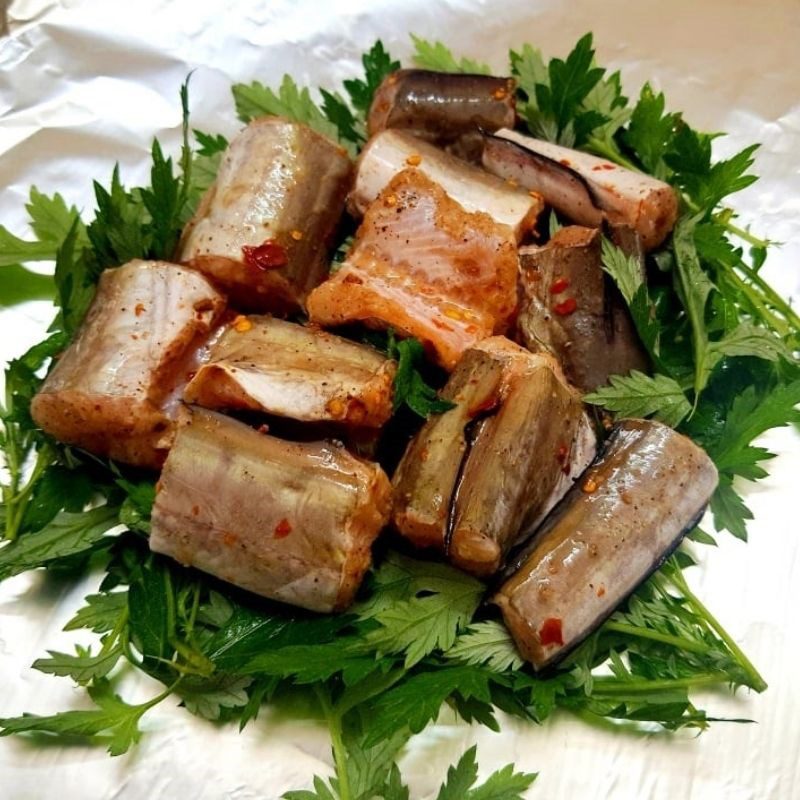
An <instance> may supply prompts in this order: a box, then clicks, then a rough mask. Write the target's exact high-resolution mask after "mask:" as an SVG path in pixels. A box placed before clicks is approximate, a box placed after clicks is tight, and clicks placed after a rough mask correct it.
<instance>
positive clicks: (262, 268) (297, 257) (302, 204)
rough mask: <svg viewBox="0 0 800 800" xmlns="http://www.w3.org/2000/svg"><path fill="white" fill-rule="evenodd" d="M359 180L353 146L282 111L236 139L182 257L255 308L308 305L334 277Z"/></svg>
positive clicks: (256, 122)
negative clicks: (350, 195) (335, 250)
mask: <svg viewBox="0 0 800 800" xmlns="http://www.w3.org/2000/svg"><path fill="white" fill-rule="evenodd" d="M351 179H352V163H351V161H350V158H349V157H348V155H347V153H346V152H345V150H344V149H343V148H341V147H340V146H339V145H337V144H334V143H333V142H331V141H330V140H329V139H326V138H325V137H324V136H322V135H321V134H319V133H317V132H316V131H313V130H311V128H309V127H307V126H305V125H301V124H299V123H296V122H290V121H289V120H286V119H283V118H281V117H260V118H258V119H255V120H253V121H252V122H251V123H250V124H249V125H248V126H247V127H246V128H245V129H244V130H243V131H242V132H241V133H239V135H238V136H236V137H235V138H234V139H233V141H232V142H231V143H230V145H229V146H228V149H227V150H226V151H225V155H224V156H223V159H222V163H221V164H220V167H219V172H218V173H217V178H216V180H215V181H214V183H213V184H212V186H211V188H210V189H209V190H208V192H207V193H206V194H205V195H204V197H203V199H202V201H201V202H200V205H199V207H198V209H197V212H196V213H195V215H194V218H193V219H192V220H191V222H190V223H189V224H188V226H187V227H186V230H185V231H184V235H183V238H182V241H181V245H180V255H179V260H180V261H182V262H184V263H186V264H189V265H191V266H192V267H194V268H195V269H199V270H200V271H201V272H203V273H205V274H206V275H208V276H209V277H210V278H212V279H213V280H214V281H215V282H216V283H218V284H219V285H220V286H221V287H223V288H224V290H225V291H226V292H227V293H228V295H229V296H230V298H231V300H232V301H233V303H234V304H235V305H236V306H238V307H241V308H246V309H252V310H255V311H273V312H275V313H281V314H282V313H286V312H289V311H296V310H298V309H303V308H304V305H305V299H306V296H307V295H308V292H309V291H310V290H311V289H313V288H314V287H315V286H317V284H319V283H320V282H321V281H322V280H324V278H325V277H327V274H328V269H329V259H328V255H329V250H330V247H331V244H332V242H333V236H334V234H335V231H336V228H337V226H338V224H339V220H340V218H341V216H342V212H343V210H344V200H345V196H346V195H347V192H348V190H349V188H350V183H351Z"/></svg>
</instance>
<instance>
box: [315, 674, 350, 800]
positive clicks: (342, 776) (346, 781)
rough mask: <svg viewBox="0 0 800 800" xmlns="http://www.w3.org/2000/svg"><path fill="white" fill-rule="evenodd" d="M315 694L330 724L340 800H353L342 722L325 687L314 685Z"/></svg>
mask: <svg viewBox="0 0 800 800" xmlns="http://www.w3.org/2000/svg"><path fill="white" fill-rule="evenodd" d="M314 692H315V693H316V695H317V697H318V698H319V703H320V705H321V706H322V713H323V714H324V715H325V721H326V722H327V723H328V730H329V731H330V734H331V744H332V746H333V760H334V762H335V764H336V775H337V777H338V779H339V800H351V797H352V795H351V794H350V777H349V776H348V774H347V761H346V757H347V748H345V746H344V740H343V739H342V720H341V717H340V716H339V714H338V713H336V711H334V709H333V706H332V705H331V701H330V698H329V697H328V694H327V692H326V690H325V688H324V687H323V686H320V685H319V684H315V685H314Z"/></svg>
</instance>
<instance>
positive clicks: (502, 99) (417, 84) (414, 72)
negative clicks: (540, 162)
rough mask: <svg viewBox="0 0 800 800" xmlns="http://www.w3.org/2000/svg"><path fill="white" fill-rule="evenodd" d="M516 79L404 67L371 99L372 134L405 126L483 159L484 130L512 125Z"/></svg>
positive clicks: (467, 155)
mask: <svg viewBox="0 0 800 800" xmlns="http://www.w3.org/2000/svg"><path fill="white" fill-rule="evenodd" d="M515 120H516V81H514V79H513V78H504V77H494V76H490V75H469V74H463V73H462V74H456V73H449V72H434V71H431V70H424V69H401V70H397V71H396V72H393V73H391V74H390V75H388V76H387V77H386V78H384V80H383V82H382V83H381V85H380V86H379V87H378V89H377V91H376V92H375V95H374V97H373V100H372V105H371V106H370V110H369V116H368V118H367V128H368V131H369V135H370V136H375V134H377V133H379V132H380V131H383V130H386V129H387V128H401V129H405V130H408V131H412V132H414V133H415V134H416V135H417V136H420V137H421V138H424V139H427V140H428V141H431V142H434V143H435V144H438V145H441V146H443V147H444V146H446V147H448V149H451V150H452V151H453V152H454V153H455V154H456V155H459V156H462V157H464V158H468V159H469V160H475V161H477V162H480V154H481V149H482V146H483V143H482V140H481V133H480V132H481V131H490V132H491V131H496V130H497V129H498V128H513V127H514V122H515Z"/></svg>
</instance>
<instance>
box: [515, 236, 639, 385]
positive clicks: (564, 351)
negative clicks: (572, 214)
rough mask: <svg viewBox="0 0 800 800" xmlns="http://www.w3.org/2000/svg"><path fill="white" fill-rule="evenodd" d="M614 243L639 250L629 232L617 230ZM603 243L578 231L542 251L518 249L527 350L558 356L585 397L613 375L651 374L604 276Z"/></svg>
mask: <svg viewBox="0 0 800 800" xmlns="http://www.w3.org/2000/svg"><path fill="white" fill-rule="evenodd" d="M612 236H616V237H617V238H618V240H619V241H621V242H623V243H624V244H626V246H627V249H628V250H630V249H631V248H635V247H637V243H638V237H637V236H636V234H635V232H633V231H632V230H631V229H629V228H622V227H621V226H616V231H615V232H614V233H612ZM619 237H624V239H620V238H619ZM600 243H601V236H600V231H599V230H598V229H597V228H583V227H580V226H577V225H572V226H569V227H567V228H561V229H560V230H559V231H558V232H557V233H556V234H555V235H554V236H553V238H552V239H551V240H550V241H549V242H548V243H547V244H545V245H543V246H541V247H537V246H530V247H523V248H521V250H520V267H521V272H520V274H521V282H522V289H523V301H522V309H521V311H520V314H519V317H518V319H517V336H518V338H519V340H520V341H521V342H523V343H524V344H525V346H526V347H527V348H528V349H529V350H531V351H533V352H538V351H542V350H544V351H546V352H549V353H551V354H552V355H554V356H555V357H556V358H557V359H558V360H559V361H560V362H561V365H562V367H563V369H564V373H565V374H566V376H567V378H568V380H569V381H570V382H571V383H572V384H574V385H575V386H576V387H577V388H578V389H580V390H581V391H583V392H590V391H592V390H593V389H595V388H597V387H598V386H602V385H604V384H605V383H607V382H608V378H609V376H610V375H616V374H622V375H627V374H628V373H629V372H630V371H631V370H633V369H636V370H641V371H646V370H647V369H648V367H649V362H648V358H647V354H646V353H645V351H644V349H643V348H642V345H641V343H640V341H639V337H638V335H637V333H636V330H635V328H634V325H633V322H632V321H631V318H630V314H629V313H628V309H627V307H626V306H625V302H624V300H623V299H622V297H621V296H620V294H619V291H618V290H617V289H616V287H615V286H614V285H613V284H612V282H611V281H610V279H609V278H608V276H607V275H606V274H605V273H604V272H603V268H602V264H601V247H600ZM623 249H626V248H623ZM561 287H563V288H561ZM568 304H573V305H574V307H573V306H572V305H568Z"/></svg>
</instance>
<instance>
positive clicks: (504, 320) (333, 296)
mask: <svg viewBox="0 0 800 800" xmlns="http://www.w3.org/2000/svg"><path fill="white" fill-rule="evenodd" d="M518 269H519V259H518V257H517V248H516V244H515V242H514V237H513V235H512V232H511V229H510V228H509V227H508V226H507V225H498V224H497V223H496V222H495V221H494V220H493V219H492V218H491V217H489V215H488V214H484V213H482V212H476V213H468V212H466V211H465V210H464V209H463V208H462V207H461V206H460V205H459V204H458V203H457V202H456V201H455V200H453V199H452V198H450V197H448V195H447V193H446V192H445V191H444V189H442V187H441V186H439V185H437V184H435V183H433V181H431V180H430V179H429V178H428V177H426V176H425V175H424V174H423V173H422V172H420V171H419V170H403V172H401V173H399V174H398V175H396V176H395V177H394V178H393V179H392V180H391V182H390V183H389V185H388V186H387V187H386V188H385V189H384V190H383V191H382V192H381V194H380V195H379V197H378V199H377V200H376V201H375V202H374V203H373V204H372V205H371V206H370V207H369V208H368V209H367V213H366V215H365V216H364V220H363V222H362V223H361V227H360V228H359V230H358V232H357V234H356V240H355V243H354V245H353V247H352V249H351V250H350V252H349V253H348V254H347V257H346V259H345V261H344V262H343V264H342V267H341V269H340V270H339V271H338V272H336V274H334V275H333V276H332V277H331V278H330V279H328V280H327V281H326V282H325V283H323V284H322V285H321V286H318V287H317V288H316V289H315V290H314V291H313V292H312V293H311V294H310V295H309V298H308V313H309V316H310V317H311V320H312V321H314V322H317V323H319V324H321V325H343V324H345V323H348V322H356V321H358V322H364V323H366V324H367V325H369V326H370V327H374V328H388V327H392V328H394V329H395V330H397V331H399V332H400V333H401V334H403V335H406V336H416V337H417V338H418V339H419V340H420V341H421V342H422V343H423V344H424V345H425V347H426V348H427V349H428V351H429V353H431V355H432V356H433V357H434V358H435V359H436V360H437V361H438V362H439V364H441V365H442V366H443V367H444V368H445V369H448V370H451V369H452V368H453V367H454V366H455V365H456V363H457V361H458V359H459V358H460V356H461V354H462V353H463V352H464V351H465V350H466V349H467V348H469V347H470V346H471V345H473V344H475V343H476V342H479V341H480V340H481V339H484V338H486V337H487V336H491V335H492V334H493V333H502V332H504V331H505V330H506V329H507V328H508V325H509V322H510V320H511V317H512V315H513V313H514V312H515V310H516V305H517V272H518Z"/></svg>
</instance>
